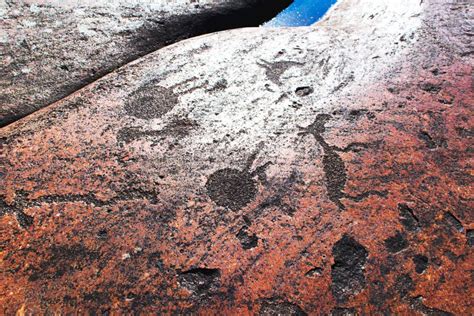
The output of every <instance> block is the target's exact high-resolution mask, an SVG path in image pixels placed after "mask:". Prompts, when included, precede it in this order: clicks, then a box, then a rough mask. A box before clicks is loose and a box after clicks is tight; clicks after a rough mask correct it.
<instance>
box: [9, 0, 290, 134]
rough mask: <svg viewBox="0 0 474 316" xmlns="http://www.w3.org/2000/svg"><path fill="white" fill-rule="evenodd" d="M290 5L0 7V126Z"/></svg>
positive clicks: (183, 2) (56, 0) (183, 1)
mask: <svg viewBox="0 0 474 316" xmlns="http://www.w3.org/2000/svg"><path fill="white" fill-rule="evenodd" d="M289 3H291V1H290V0H199V1H196V0H179V1H178V0H174V1H149V0H114V1H110V0H94V1H92V0H86V1H84V0H81V1H77V0H47V1H44V0H25V1H9V0H2V1H0V19H1V27H0V33H1V35H0V36H1V38H0V40H1V45H2V60H3V62H2V66H1V69H0V77H1V78H0V87H1V94H0V127H1V126H4V125H6V124H8V123H11V122H13V121H15V120H17V119H19V118H21V117H23V116H25V115H27V114H30V113H32V112H34V111H35V110H38V109H40V108H42V107H44V106H46V105H49V104H51V103H54V102H56V101H58V100H59V99H61V98H63V97H65V96H67V95H69V94H71V93H72V92H74V91H76V90H78V89H79V88H82V87H84V86H85V85H86V84H89V83H91V82H92V81H94V80H96V79H98V78H100V77H101V76H103V75H105V74H107V73H109V72H111V71H113V70H115V69H117V68H119V67H120V66H122V65H124V64H125V63H127V62H129V61H132V60H135V59H137V58H138V57H141V56H143V55H145V54H147V53H149V52H152V51H154V50H156V49H158V48H161V47H163V46H165V45H169V44H171V43H174V42H177V41H179V40H182V39H185V38H189V37H191V36H196V35H200V34H205V33H210V32H215V31H220V30H225V29H231V28H236V27H242V26H255V25H258V24H259V23H262V22H264V21H266V20H268V19H269V18H271V17H273V16H274V15H275V14H276V13H277V12H279V11H280V10H281V9H282V8H284V7H285V6H287V5H288V4H289Z"/></svg>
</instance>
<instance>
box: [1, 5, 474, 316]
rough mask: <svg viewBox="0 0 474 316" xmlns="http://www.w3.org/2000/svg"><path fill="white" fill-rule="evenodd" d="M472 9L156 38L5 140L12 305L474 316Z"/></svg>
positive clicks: (365, 14) (340, 13) (48, 309)
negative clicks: (164, 41)
mask: <svg viewBox="0 0 474 316" xmlns="http://www.w3.org/2000/svg"><path fill="white" fill-rule="evenodd" d="M472 16H473V11H472V6H470V3H469V1H467V0H466V1H463V0H461V1H454V0H453V1H451V0H443V1H441V0H425V1H422V2H421V3H420V1H411V0H394V1H371V0H341V1H340V2H339V3H338V4H337V5H336V6H335V7H334V8H333V9H332V10H331V12H330V13H329V14H328V15H327V16H326V18H325V19H324V20H322V21H321V22H320V23H318V24H317V25H315V26H313V27H307V28H297V29H275V30H272V29H264V28H251V29H242V30H233V31H227V32H221V33H217V34H211V35H207V36H202V37H199V38H194V39H190V40H186V41H183V42H180V43H177V44H174V45H172V46H169V47H166V48H163V49H161V50H159V51H157V52H154V53H153V54H150V55H147V56H146V57H144V58H141V59H140V60H137V61H135V62H132V63H131V64H129V65H127V66H126V67H123V68H121V69H119V70H117V71H115V72H113V73H111V74H110V75H108V76H106V77H104V78H102V79H100V80H98V81H96V82H94V83H93V84H91V85H89V86H87V87H86V88H84V89H82V90H80V91H78V92H76V93H75V94H74V95H72V96H70V97H68V98H65V99H63V100H61V101H60V102H58V103H56V104H54V105H53V106H50V107H47V108H45V109H43V110H40V111H38V112H36V113H34V114H32V115H30V116H28V117H27V118H25V119H23V120H20V121H17V122H15V123H13V124H11V125H9V126H7V127H5V128H3V129H1V130H0V136H1V139H2V150H1V153H2V157H1V158H2V164H1V165H0V166H1V168H2V170H0V172H1V175H2V185H0V195H1V197H2V200H1V202H0V203H1V204H0V206H1V207H2V211H1V212H2V213H1V214H2V217H1V219H0V232H1V233H0V244H1V245H2V251H1V262H2V271H1V272H0V273H1V274H0V277H1V282H0V306H2V308H3V311H4V313H5V314H14V313H15V312H22V313H28V314H30V313H31V314H42V313H59V312H61V313H68V312H75V313H86V312H88V313H93V312H95V313H106V312H110V313H130V312H132V311H133V312H139V313H143V314H149V313H159V314H219V315H222V314H224V315H255V314H257V315H258V314H261V315H275V314H282V315H306V314H307V315H321V314H322V315H327V314H332V315H356V314H359V315H371V314H376V315H378V314H392V315H423V314H424V315H435V314H436V315H469V314H472V306H473V305H474V304H473V299H472V288H473V279H472V267H473V263H474V262H473V250H472V231H473V229H474V223H473V219H474V213H473V212H472V209H473V203H472V198H471V197H472V196H473V187H472V182H473V181H472V180H473V175H472V174H473V170H472V158H473V153H472V149H471V148H472V134H473V132H472V126H474V124H473V117H474V116H473V113H472V112H473V103H474V92H473V89H472V86H473V76H472V70H473V57H472V52H473V50H472V44H471V40H470V33H469V31H466V30H468V29H469V25H470V24H469V21H471V20H472Z"/></svg>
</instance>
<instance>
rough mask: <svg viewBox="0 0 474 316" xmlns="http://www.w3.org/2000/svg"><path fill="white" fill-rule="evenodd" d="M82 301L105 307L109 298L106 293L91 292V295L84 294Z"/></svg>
mask: <svg viewBox="0 0 474 316" xmlns="http://www.w3.org/2000/svg"><path fill="white" fill-rule="evenodd" d="M83 298H84V301H86V302H94V303H96V304H98V305H106V304H109V303H110V297H109V294H108V293H105V292H98V291H93V292H91V293H87V294H84V296H83Z"/></svg>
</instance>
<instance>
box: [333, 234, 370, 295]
mask: <svg viewBox="0 0 474 316" xmlns="http://www.w3.org/2000/svg"><path fill="white" fill-rule="evenodd" d="M332 254H333V256H334V264H333V265H332V271H331V278H332V284H331V291H332V293H333V296H334V297H335V299H336V300H337V301H338V302H344V301H346V300H347V299H348V298H349V297H350V296H352V295H354V294H357V293H359V292H360V291H361V290H362V289H363V288H364V287H365V285H366V280H365V275H364V265H365V263H366V261H367V256H368V252H367V250H366V249H365V247H364V246H362V245H361V244H359V243H358V242H357V241H356V240H355V239H354V238H352V237H349V236H348V235H344V236H343V237H342V238H341V239H340V240H339V241H338V242H337V243H336V244H335V245H334V247H333V248H332Z"/></svg>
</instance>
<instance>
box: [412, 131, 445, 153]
mask: <svg viewBox="0 0 474 316" xmlns="http://www.w3.org/2000/svg"><path fill="white" fill-rule="evenodd" d="M418 137H419V138H420V139H421V140H422V141H423V142H424V143H425V144H426V146H427V147H428V148H429V149H435V148H438V147H446V146H447V143H446V140H444V139H440V140H435V139H433V138H432V137H431V135H430V134H428V133H427V132H425V131H420V132H419V133H418Z"/></svg>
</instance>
